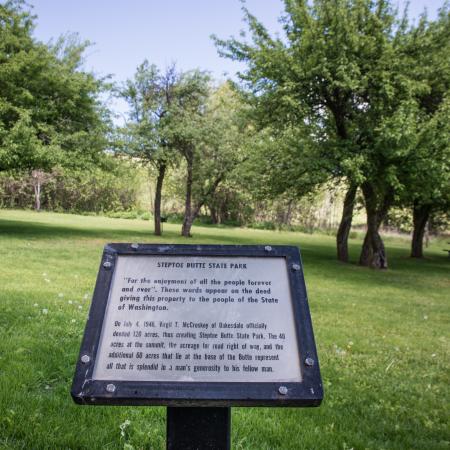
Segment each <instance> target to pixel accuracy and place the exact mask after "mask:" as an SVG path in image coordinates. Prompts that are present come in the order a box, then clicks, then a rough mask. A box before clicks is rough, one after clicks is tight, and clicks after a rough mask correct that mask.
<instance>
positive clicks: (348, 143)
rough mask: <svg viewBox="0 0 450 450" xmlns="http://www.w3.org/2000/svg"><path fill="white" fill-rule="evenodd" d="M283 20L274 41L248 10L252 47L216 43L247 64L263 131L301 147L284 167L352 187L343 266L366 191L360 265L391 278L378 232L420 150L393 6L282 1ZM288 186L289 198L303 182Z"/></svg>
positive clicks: (342, 230)
mask: <svg viewBox="0 0 450 450" xmlns="http://www.w3.org/2000/svg"><path fill="white" fill-rule="evenodd" d="M285 11H286V12H285V15H284V16H283V18H282V23H283V26H284V32H285V36H284V37H283V38H281V37H275V38H273V37H271V36H270V35H269V33H268V32H267V30H266V29H265V28H264V26H263V25H262V24H261V23H260V22H259V21H258V20H257V19H256V18H255V17H254V16H253V15H251V14H250V13H249V11H248V10H246V9H245V8H244V14H245V19H246V21H247V23H248V26H249V29H250V34H251V42H247V41H242V40H238V39H230V40H228V41H223V40H219V39H217V38H216V44H217V45H218V47H219V50H220V52H221V54H222V55H224V56H226V57H230V58H233V59H236V60H240V61H244V62H246V63H247V64H248V69H247V70H246V71H245V72H244V73H241V74H240V78H241V80H242V82H243V88H244V90H245V92H246V94H247V99H248V101H249V102H250V103H251V104H252V105H253V106H254V109H253V110H254V112H255V116H254V117H255V118H256V121H257V123H258V124H259V126H260V127H261V128H265V129H267V128H268V127H270V128H272V129H277V132H276V134H275V139H276V138H277V135H279V134H280V130H281V133H283V134H285V133H288V134H289V135H291V136H298V142H297V143H295V140H294V139H291V142H290V146H284V147H280V152H279V154H278V156H277V158H278V159H279V160H283V161H284V162H285V166H289V167H290V164H292V165H293V166H294V167H295V168H296V169H292V168H291V169H290V171H291V172H294V171H295V170H297V172H298V174H299V175H303V172H306V173H307V174H308V178H311V179H313V178H315V179H316V181H317V182H320V181H321V180H323V179H326V178H330V177H331V178H338V179H345V180H346V182H347V184H348V190H347V193H346V196H345V201H344V211H343V215H342V220H341V224H340V227H339V230H338V234H337V250H338V259H340V260H341V261H347V260H348V248H347V239H348V235H349V231H350V227H351V221H352V216H353V207H354V204H355V197H356V192H357V187H361V190H362V193H363V196H364V201H365V206H366V212H367V235H366V238H365V241H364V245H363V249H362V252H361V257H360V263H361V264H363V265H367V266H372V267H378V268H385V267H387V257H386V253H385V249H384V245H383V241H382V239H381V237H380V234H379V228H380V225H381V223H382V221H383V219H384V218H385V216H386V213H387V211H388V210H389V208H390V206H391V204H392V202H393V201H394V199H395V196H396V195H397V192H398V191H399V189H400V188H401V186H402V184H401V180H400V172H401V170H400V169H401V168H402V165H403V164H404V161H405V157H406V156H407V155H408V154H409V152H410V151H411V150H412V148H413V146H414V133H413V131H414V117H415V113H416V104H415V102H414V97H413V94H414V92H415V89H416V84H415V83H414V81H413V80H411V78H410V77H409V76H408V74H405V71H404V70H403V68H402V60H401V58H400V57H399V52H398V48H397V40H396V35H397V33H401V32H403V31H404V30H403V29H402V28H401V27H400V26H397V24H396V16H395V13H394V12H393V10H392V7H391V3H390V2H389V1H388V0H377V1H370V0H360V1H357V2H354V1H350V0H336V1H333V2H330V1H328V0H315V1H314V2H312V4H310V3H309V2H307V1H306V0H285ZM289 130H295V131H294V132H291V131H289ZM283 148H285V149H287V148H289V151H288V152H282V151H281V150H282V149H283ZM285 156H286V157H285ZM281 166H282V164H281ZM272 167H273V166H272ZM274 170H275V173H276V171H277V167H275V169H274ZM284 181H286V190H287V189H289V188H292V187H295V184H292V182H294V183H296V184H297V185H298V184H299V183H301V182H302V178H301V176H300V177H297V180H295V177H292V178H291V177H289V176H288V177H285V178H284ZM290 181H291V182H290ZM312 185H313V184H312ZM306 188H308V183H306Z"/></svg>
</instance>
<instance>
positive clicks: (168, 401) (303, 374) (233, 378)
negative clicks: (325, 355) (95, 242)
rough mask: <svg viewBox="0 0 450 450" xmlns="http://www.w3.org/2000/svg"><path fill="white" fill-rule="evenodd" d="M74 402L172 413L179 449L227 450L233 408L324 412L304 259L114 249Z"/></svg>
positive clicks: (170, 436)
mask: <svg viewBox="0 0 450 450" xmlns="http://www.w3.org/2000/svg"><path fill="white" fill-rule="evenodd" d="M72 397H73V399H74V400H75V402H77V403H80V404H93V405H96V404H98V405H165V406H168V407H169V408H168V412H167V447H168V448H169V449H177V448H184V449H187V448H224V449H226V448H229V445H230V407H231V406H318V405H319V404H320V402H321V400H322V397H323V391H322V383H321V378H320V372H319V365H318V359H317V354H316V348H315V343H314V336H313V330H312V324H311V319H310V314H309V308H308V302H307V296H306V288H305V283H304V278H303V270H302V264H301V259H300V254H299V251H298V249H297V248H296V247H288V246H221V245H154V244H151V245H150V244H140V245H139V244H109V245H107V246H106V247H105V249H104V253H103V257H102V261H101V265H100V269H99V273H98V278H97V284H96V288H95V292H94V297H93V301H92V305H91V310H90V314H89V319H88V322H87V325H86V330H85V334H84V338H83V342H82V345H81V350H80V358H79V360H78V363H77V368H76V373H75V377H74V381H73V386H72Z"/></svg>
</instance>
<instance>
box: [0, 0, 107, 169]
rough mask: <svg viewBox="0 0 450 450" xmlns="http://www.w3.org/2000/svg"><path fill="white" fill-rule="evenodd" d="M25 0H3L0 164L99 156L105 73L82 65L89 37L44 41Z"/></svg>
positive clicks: (90, 160) (39, 165)
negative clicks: (102, 77)
mask: <svg viewBox="0 0 450 450" xmlns="http://www.w3.org/2000/svg"><path fill="white" fill-rule="evenodd" d="M33 28H34V17H33V16H32V15H31V14H30V12H29V11H28V10H27V9H26V4H25V3H24V2H22V1H13V0H10V1H6V2H4V3H3V4H0V170H16V169H17V170H22V169H25V170H29V171H30V172H31V171H32V170H50V169H51V168H52V167H54V166H56V165H60V166H61V165H64V166H67V167H82V166H83V165H85V164H97V163H98V159H99V157H100V155H101V152H102V150H103V149H104V148H105V146H106V139H105V133H106V125H107V120H105V119H106V111H105V109H104V108H103V106H102V105H101V103H100V101H99V93H100V91H101V90H102V88H103V87H104V83H103V80H98V79H96V78H95V77H94V76H93V75H92V74H90V73H87V72H85V71H83V70H82V67H81V66H82V56H83V52H84V51H85V49H86V48H87V46H88V45H89V43H88V42H79V41H78V39H77V38H74V37H65V38H61V39H59V40H58V41H57V42H56V44H55V45H52V46H47V45H44V44H42V43H40V42H38V41H36V40H35V39H34V38H33V36H32V31H33Z"/></svg>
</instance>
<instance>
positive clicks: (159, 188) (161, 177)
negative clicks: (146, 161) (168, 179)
mask: <svg viewBox="0 0 450 450" xmlns="http://www.w3.org/2000/svg"><path fill="white" fill-rule="evenodd" d="M166 167H167V166H166V164H160V165H159V166H158V178H157V180H156V190H155V210H154V214H153V216H154V221H155V235H156V236H161V234H162V230H161V192H162V186H163V181H164V176H165V174H166Z"/></svg>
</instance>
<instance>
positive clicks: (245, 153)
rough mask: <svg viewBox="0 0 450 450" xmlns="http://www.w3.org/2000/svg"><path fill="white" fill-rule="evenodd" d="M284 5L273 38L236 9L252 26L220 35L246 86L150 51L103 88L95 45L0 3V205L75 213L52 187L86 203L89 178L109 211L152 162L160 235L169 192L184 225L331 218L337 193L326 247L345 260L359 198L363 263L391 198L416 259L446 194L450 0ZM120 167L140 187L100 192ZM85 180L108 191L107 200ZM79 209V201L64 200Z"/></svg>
mask: <svg viewBox="0 0 450 450" xmlns="http://www.w3.org/2000/svg"><path fill="white" fill-rule="evenodd" d="M284 4H285V14H284V16H283V17H282V24H283V31H284V34H283V35H282V36H275V37H272V36H271V35H270V34H269V33H268V31H267V30H266V29H265V28H264V26H263V25H262V24H261V23H260V22H259V21H258V19H257V18H256V17H254V16H253V15H252V14H251V13H250V12H249V11H248V10H247V9H245V8H244V18H245V20H246V22H247V25H248V30H249V35H248V37H246V36H245V35H243V36H241V37H240V38H239V39H234V38H231V39H229V40H221V39H218V38H215V42H216V45H217V47H218V48H219V51H220V52H221V54H222V55H224V56H226V57H228V58H232V59H235V60H240V61H244V62H245V63H246V64H247V67H246V69H245V70H243V71H242V73H240V74H239V80H240V82H239V83H232V82H225V83H223V84H221V85H216V84H215V82H214V80H212V79H211V77H210V76H209V75H208V74H207V73H206V72H203V71H201V70H199V69H198V70H193V71H179V70H177V69H176V67H175V65H172V66H169V67H168V68H167V69H165V70H160V69H158V68H157V67H156V66H155V65H153V64H151V63H150V62H148V61H147V60H145V61H144V62H143V63H142V64H141V65H139V67H138V68H137V69H136V72H135V75H134V77H133V78H132V79H130V80H128V81H126V82H125V83H124V84H122V85H120V87H118V88H114V89H112V84H110V83H107V82H106V81H107V80H106V79H102V80H101V79H98V78H97V77H95V76H94V75H93V74H92V73H89V72H86V71H85V70H84V68H83V55H84V53H85V51H86V49H87V47H88V46H89V43H88V42H83V41H80V40H79V38H78V37H77V36H76V35H67V36H64V37H62V38H59V39H57V40H56V41H54V43H50V44H47V45H44V44H43V43H40V42H38V41H37V40H36V39H34V38H33V34H32V32H33V27H34V23H35V18H34V17H33V16H32V15H31V14H30V12H29V8H28V6H26V4H25V3H24V2H22V1H21V0H9V1H6V2H4V3H2V4H1V5H0V37H1V40H0V171H2V172H3V174H2V175H1V177H2V179H1V180H0V198H1V199H2V202H3V204H11V205H13V204H27V205H30V204H31V201H32V202H34V206H35V208H36V209H40V207H41V204H42V205H43V207H44V208H52V206H51V205H55V204H58V205H61V204H65V205H67V209H71V210H73V208H74V206H73V204H74V202H62V201H61V202H60V201H49V199H50V198H57V197H58V195H60V194H55V192H59V193H61V192H63V191H64V190H61V189H59V190H54V191H52V186H54V185H55V180H59V181H58V183H59V185H65V186H70V189H69V191H67V196H68V197H70V198H76V195H77V188H78V187H79V189H80V190H79V192H78V195H79V197H80V198H90V196H89V195H88V194H87V193H85V192H84V190H83V189H84V187H86V186H89V182H88V181H87V180H97V181H94V185H93V186H92V192H96V193H97V194H96V195H100V194H99V193H100V192H103V194H102V195H103V197H102V198H101V199H99V202H98V203H99V205H102V207H101V208H97V207H93V205H90V206H86V207H87V208H88V209H90V210H95V211H99V210H105V208H106V209H114V208H115V207H114V206H113V205H114V204H116V205H117V208H118V209H131V208H137V207H138V203H139V201H138V199H137V197H138V195H139V194H138V192H137V191H138V190H140V191H142V188H140V189H134V187H135V186H137V184H140V185H141V186H143V185H144V184H145V183H147V181H146V180H145V179H143V177H142V174H143V173H144V171H143V170H141V167H142V165H148V166H150V168H151V170H150V172H151V180H150V186H151V189H152V190H153V189H154V198H153V200H152V203H153V208H150V210H151V212H153V216H154V230H155V234H161V231H162V228H161V210H162V209H163V207H164V205H168V204H170V205H172V206H171V207H166V213H167V212H169V213H170V212H172V213H174V214H175V215H179V216H180V215H182V217H183V225H182V235H184V236H190V235H191V227H192V224H193V222H194V220H195V219H196V218H198V217H199V216H203V217H204V216H205V215H208V214H209V215H210V219H209V220H210V221H212V222H224V221H225V222H226V221H228V222H230V221H231V222H233V223H237V224H247V225H251V224H253V225H254V226H257V227H258V226H266V225H267V226H269V227H271V228H275V227H276V226H280V227H281V226H291V225H293V226H304V227H306V228H307V229H308V230H309V229H313V228H314V227H315V226H316V225H315V224H318V225H319V226H323V224H327V225H326V226H328V227H330V226H331V225H330V224H331V223H333V226H337V224H336V220H335V219H333V220H331V219H329V217H327V215H328V216H330V215H331V210H330V209H329V210H328V211H326V210H323V205H328V207H331V205H332V204H333V210H336V204H341V207H342V214H341V219H340V224H339V226H338V227H337V230H336V246H337V255H338V259H339V260H341V261H348V260H349V253H348V239H349V236H350V230H351V227H352V223H353V217H354V212H355V207H358V208H360V207H361V205H363V206H364V209H365V216H366V217H367V221H366V229H367V232H366V235H365V239H364V242H363V246H362V249H361V254H360V257H359V262H360V264H362V265H366V266H371V267H377V268H386V267H387V255H386V252H385V249H384V244H383V240H382V238H381V234H380V227H381V226H382V225H383V223H386V221H387V220H388V218H389V217H392V215H391V216H390V215H389V211H390V209H391V208H392V207H395V209H396V211H399V210H401V211H411V212H412V220H411V221H412V224H413V233H412V237H413V239H412V248H411V255H412V256H414V257H421V256H422V255H423V249H422V240H423V236H424V232H425V229H426V224H427V222H429V221H430V220H432V219H433V218H434V217H438V216H439V217H444V216H445V215H447V217H448V211H449V206H450V205H449V166H450V162H449V161H450V154H449V153H450V152H449V140H450V139H449V133H450V130H449V125H448V124H449V123H450V120H449V108H450V107H449V89H450V26H449V6H448V4H447V5H444V6H443V7H442V9H441V10H440V12H439V15H438V17H437V18H436V20H429V19H427V17H426V16H425V15H424V16H423V17H422V18H420V20H419V21H418V22H417V23H414V24H412V25H411V24H410V22H409V20H408V18H407V16H406V15H404V16H402V17H400V16H399V15H398V14H397V12H396V11H395V10H394V8H393V6H394V4H393V2H392V1H390V0H376V1H371V0H358V1H352V0H334V1H330V0H315V1H313V2H308V1H304V0H285V1H284ZM111 91H114V92H115V93H116V94H118V95H119V96H120V97H121V98H122V99H124V100H125V101H126V102H127V103H128V107H129V110H128V116H127V120H126V123H125V124H123V125H121V126H118V125H117V124H114V125H113V121H112V120H111V115H110V112H109V111H108V109H107V107H106V106H107V105H106V102H102V101H101V100H100V99H101V98H105V97H102V94H103V93H105V92H111ZM133 168H134V169H133ZM61 174H63V175H61ZM71 174H73V175H74V176H73V177H72V178H71ZM120 174H122V175H120ZM119 176H123V177H125V178H126V179H127V180H128V183H125V184H128V185H129V186H133V189H130V193H132V195H131V197H133V198H131V197H128V199H127V200H126V201H124V202H116V201H110V200H108V199H110V198H113V197H114V195H116V194H117V195H118V196H119V197H121V196H122V194H121V193H120V192H122V191H121V190H122V187H121V186H122V181H123V180H120V181H119V180H118V179H117V178H116V179H117V183H110V181H108V180H110V177H113V178H111V180H112V179H114V177H119ZM167 179H168V180H169V182H170V183H169V184H170V186H169V187H168V188H166V187H165V184H166V182H165V180H167ZM75 180H78V181H77V182H75ZM58 183H57V184H58ZM47 184H48V186H47V187H46V185H47ZM96 185H105V186H106V185H109V186H110V188H111V189H112V190H114V186H117V190H116V191H115V194H114V195H111V196H109V197H108V195H107V193H106V191H105V190H104V189H97V190H96ZM15 186H19V187H18V192H19V191H20V192H24V193H27V195H29V196H30V199H29V200H27V201H24V198H23V196H22V195H21V194H20V195H16V194H15V193H14V189H15ZM83 186H84V187H83ZM97 187H98V186H97ZM10 188H11V189H10ZM119 191H120V192H119ZM51 192H53V194H51ZM164 192H166V193H167V194H168V195H166V197H169V196H170V198H166V199H164ZM122 193H123V192H122ZM324 193H326V195H325V194H324ZM111 194H112V193H111ZM52 196H53V197H52ZM55 196H56V197H55ZM124 197H127V195H124ZM19 199H20V200H19ZM325 199H326V201H325ZM324 201H325V203H324ZM320 202H322V203H323V205H322V206H320V205H319V203H320ZM75 203H76V202H75ZM145 203H148V202H147V201H146V202H145ZM240 203H241V204H243V206H242V207H240V206H239V205H240ZM82 204H85V205H88V204H89V201H86V202H84V203H83V202H81V203H77V205H78V206H76V207H75V209H79V208H82V206H80V205H82ZM69 205H71V206H69ZM308 205H309V206H308ZM57 208H60V207H59V206H58V207H57ZM63 209H65V207H63ZM152 209H153V210H152ZM319 210H320V214H318V211H319ZM182 211H183V212H182ZM305 214H307V215H308V217H305ZM333 215H334V213H333ZM257 222H261V223H260V224H258V223H257ZM264 223H266V225H264Z"/></svg>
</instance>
